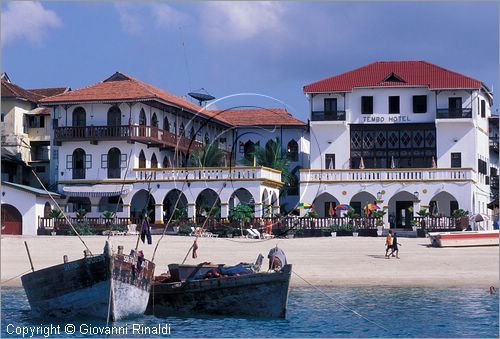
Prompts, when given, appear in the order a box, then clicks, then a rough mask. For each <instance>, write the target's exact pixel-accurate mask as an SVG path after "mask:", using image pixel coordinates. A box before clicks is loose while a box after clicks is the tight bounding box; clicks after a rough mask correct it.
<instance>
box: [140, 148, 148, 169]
mask: <svg viewBox="0 0 500 339" xmlns="http://www.w3.org/2000/svg"><path fill="white" fill-rule="evenodd" d="M139 168H146V156H145V155H144V151H142V150H141V153H139Z"/></svg>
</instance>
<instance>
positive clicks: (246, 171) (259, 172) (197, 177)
mask: <svg viewBox="0 0 500 339" xmlns="http://www.w3.org/2000/svg"><path fill="white" fill-rule="evenodd" d="M134 171H135V176H136V179H137V180H166V181H184V180H187V181H203V180H207V181H210V180H221V181H226V180H240V179H241V180H248V179H255V180H271V181H275V182H281V172H280V171H276V170H274V169H271V168H267V167H205V168H201V167H193V168H186V167H181V168H154V169H150V168H148V169H142V168H138V169H135V170H134Z"/></svg>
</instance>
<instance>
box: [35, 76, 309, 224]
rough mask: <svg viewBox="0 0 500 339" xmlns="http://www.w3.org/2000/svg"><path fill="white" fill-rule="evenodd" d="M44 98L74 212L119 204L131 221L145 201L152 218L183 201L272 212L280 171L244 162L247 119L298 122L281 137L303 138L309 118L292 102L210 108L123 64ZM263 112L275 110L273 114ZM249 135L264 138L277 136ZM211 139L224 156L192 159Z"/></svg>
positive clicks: (223, 214) (205, 208)
mask: <svg viewBox="0 0 500 339" xmlns="http://www.w3.org/2000/svg"><path fill="white" fill-rule="evenodd" d="M41 102H42V103H43V105H44V106H45V107H49V108H50V109H51V114H52V119H53V121H54V129H53V131H52V133H53V135H52V140H53V145H52V146H53V147H52V158H53V159H54V161H53V162H52V163H51V172H53V173H55V174H56V176H57V182H58V184H59V192H60V193H62V194H64V195H65V196H66V197H67V201H66V203H65V209H66V212H67V213H68V214H69V215H70V216H74V215H75V213H76V211H78V210H80V209H84V210H85V211H87V216H88V217H96V218H97V217H99V216H100V215H102V213H103V212H104V211H112V212H113V211H115V210H116V211H117V216H118V217H120V218H125V219H129V218H130V219H132V220H133V219H136V218H137V217H140V215H141V213H142V211H143V210H145V209H147V210H148V211H150V212H149V213H150V214H149V216H150V218H151V220H152V221H154V223H156V224H163V223H164V221H165V220H168V218H169V217H170V215H171V213H172V212H173V208H174V206H175V204H176V202H177V201H178V203H177V204H178V205H177V206H178V208H180V209H183V210H186V211H187V216H188V217H189V218H195V217H197V216H206V215H207V214H208V213H209V211H210V208H211V206H215V209H214V210H213V211H212V213H211V216H215V217H220V218H227V217H228V215H229V212H230V209H231V208H232V207H235V206H237V205H238V204H240V203H241V204H246V205H250V206H252V207H253V209H254V213H255V216H256V217H262V216H270V215H272V214H274V213H277V212H278V211H279V208H280V189H281V187H282V186H283V183H282V180H281V173H280V171H277V170H275V169H272V168H267V167H262V166H257V164H254V163H250V164H249V163H245V162H244V161H242V157H243V155H244V152H240V151H241V150H243V151H244V147H243V148H242V147H240V141H244V142H247V141H248V140H250V139H249V138H248V137H247V136H245V137H243V136H242V135H241V134H240V130H239V128H238V127H239V126H242V124H243V125H244V124H245V123H244V122H243V123H242V120H241V119H243V120H245V119H248V120H252V118H253V122H254V125H259V124H260V125H265V127H270V125H273V124H277V125H281V124H279V123H278V122H279V121H285V122H286V121H290V122H292V121H293V124H286V123H284V124H282V125H283V128H282V131H283V132H282V133H283V134H281V135H286V138H287V139H286V140H285V139H282V140H283V142H287V143H289V141H290V140H291V139H294V140H295V141H296V142H297V143H302V144H304V143H305V142H304V141H303V140H302V139H301V138H304V130H305V124H304V123H303V122H301V121H300V120H297V119H295V118H293V117H291V116H290V114H289V113H288V112H286V111H285V110H281V109H270V110H264V111H265V112H264V111H263V110H262V109H255V110H253V111H252V112H250V111H246V110H237V111H232V110H227V111H224V112H221V111H213V110H207V109H205V108H204V107H201V106H198V105H196V104H193V103H192V102H190V101H188V100H186V99H184V98H181V97H178V96H175V95H172V94H170V93H168V92H166V91H164V90H162V89H159V88H157V87H154V86H152V85H150V84H147V83H145V82H143V81H140V80H138V79H135V78H133V77H130V76H128V75H126V74H123V73H120V72H117V73H115V74H113V75H112V76H110V77H109V78H107V79H105V80H104V81H101V82H99V83H97V84H94V85H91V86H88V87H85V88H82V89H77V90H74V91H71V92H67V93H63V94H59V95H55V96H52V97H49V98H45V99H43V100H41ZM260 114H265V116H266V117H269V116H270V115H274V116H276V117H274V120H273V122H266V121H264V120H262V119H259V115H260ZM245 116H246V117H247V118H244V117H245ZM256 121H257V123H255V122H256ZM259 121H260V123H258V122H259ZM291 125H293V128H292V126H291ZM278 127H281V126H278ZM245 128H246V127H245ZM248 128H249V130H251V128H250V127H248ZM255 128H257V129H259V127H258V126H257V127H255ZM273 128H276V126H274V127H273ZM290 130H294V132H293V131H292V132H290ZM250 134H252V133H250ZM273 135H274V134H273ZM281 135H280V136H281ZM251 138H252V140H253V141H254V142H255V143H260V144H261V145H265V144H266V143H267V142H268V141H269V139H270V135H268V134H266V135H265V137H263V138H260V137H259V134H258V133H257V134H255V133H253V134H252V136H251ZM259 138H260V139H259ZM288 139H290V140H288ZM207 145H211V146H216V147H217V148H219V149H221V150H222V151H223V152H224V154H225V156H224V160H223V161H221V163H220V164H217V165H216V166H214V165H210V166H207V165H206V164H205V163H203V164H200V165H197V164H193V163H191V161H190V159H191V158H190V155H192V154H193V153H194V152H201V151H203V150H206V149H207ZM295 151H296V152H298V153H299V154H300V155H298V156H297V161H295V162H294V164H302V161H303V160H302V159H303V156H302V155H301V153H300V152H301V148H299V149H298V150H297V148H294V152H295ZM240 153H241V154H240ZM299 159H300V161H299ZM208 160H211V159H208ZM149 192H150V194H149ZM297 198H298V197H297ZM214 211H215V212H214Z"/></svg>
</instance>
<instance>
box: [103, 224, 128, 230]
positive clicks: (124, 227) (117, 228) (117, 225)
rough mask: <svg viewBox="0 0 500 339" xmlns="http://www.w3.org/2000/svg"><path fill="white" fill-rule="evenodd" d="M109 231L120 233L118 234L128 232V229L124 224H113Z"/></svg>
mask: <svg viewBox="0 0 500 339" xmlns="http://www.w3.org/2000/svg"><path fill="white" fill-rule="evenodd" d="M107 229H108V230H110V231H118V232H125V231H128V227H127V226H126V225H123V224H111V225H109V227H108V228H107Z"/></svg>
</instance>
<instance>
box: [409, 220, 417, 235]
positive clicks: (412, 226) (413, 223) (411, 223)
mask: <svg viewBox="0 0 500 339" xmlns="http://www.w3.org/2000/svg"><path fill="white" fill-rule="evenodd" d="M410 225H411V229H412V230H413V232H416V231H417V227H418V221H417V220H415V219H411V221H410Z"/></svg>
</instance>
